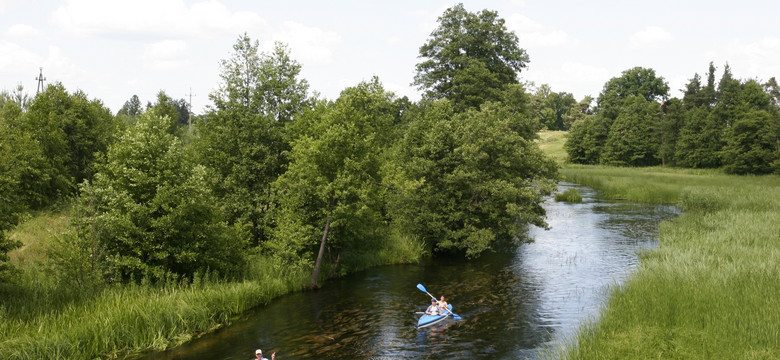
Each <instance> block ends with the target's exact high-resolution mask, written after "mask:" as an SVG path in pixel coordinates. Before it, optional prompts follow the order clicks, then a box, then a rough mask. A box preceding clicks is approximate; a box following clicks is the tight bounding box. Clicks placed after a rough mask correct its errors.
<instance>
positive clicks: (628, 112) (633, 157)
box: [601, 96, 660, 166]
mask: <svg viewBox="0 0 780 360" xmlns="http://www.w3.org/2000/svg"><path fill="white" fill-rule="evenodd" d="M659 110H660V109H659V108H658V104H656V103H655V102H649V101H647V100H646V99H645V98H643V97H641V96H629V97H628V98H627V99H626V101H625V102H624V105H623V107H622V108H621V110H620V115H618V117H617V119H615V121H614V122H613V123H612V127H610V130H609V137H608V138H607V142H606V144H604V149H603V152H602V159H601V161H602V162H603V163H605V164H609V165H616V166H651V165H656V164H658V157H657V153H658V142H657V141H656V138H655V136H653V133H654V130H655V127H656V124H657V123H658V122H659V115H660V111H659Z"/></svg>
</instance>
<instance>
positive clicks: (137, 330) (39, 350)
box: [0, 257, 307, 359]
mask: <svg viewBox="0 0 780 360" xmlns="http://www.w3.org/2000/svg"><path fill="white" fill-rule="evenodd" d="M251 263H253V264H259V265H253V266H250V271H251V272H253V273H254V276H253V277H254V278H253V279H250V280H244V281H232V282H228V281H220V280H218V279H214V278H209V277H208V276H206V277H205V278H196V280H195V281H193V283H192V284H176V283H169V284H163V285H150V284H143V285H136V284H131V285H125V286H114V287H110V288H105V289H102V290H101V291H100V292H99V293H96V294H91V295H88V296H84V297H82V298H78V299H70V300H71V301H68V302H66V304H65V305H64V306H56V307H53V308H47V307H46V305H47V304H46V303H40V302H39V303H33V304H32V305H31V306H30V307H29V308H13V309H11V308H7V307H3V308H0V310H2V314H0V315H2V322H0V339H2V341H1V342H0V358H1V359H62V358H67V359H92V358H95V357H97V356H104V357H113V356H115V355H117V354H121V353H128V352H134V351H141V350H147V349H165V348H168V347H172V346H175V345H178V344H180V343H182V342H185V341H188V340H190V339H191V338H192V337H193V336H197V335H198V334H202V333H205V332H208V331H211V330H213V329H215V328H218V327H220V326H223V325H225V324H229V323H230V321H231V320H232V319H233V318H234V317H235V316H236V315H238V314H241V313H242V312H244V311H246V310H247V309H249V308H252V307H255V306H257V305H260V304H264V303H267V302H268V301H270V300H271V299H273V298H275V297H277V296H279V295H282V294H284V293H287V292H290V291H293V290H298V289H301V288H302V284H303V283H304V281H305V279H306V278H307V276H306V275H305V274H286V276H284V277H281V276H278V275H277V273H275V272H274V271H273V270H274V269H275V268H276V267H277V266H275V264H274V263H273V261H272V260H271V259H264V258H261V257H257V258H255V259H254V261H252V262H251ZM48 289H49V290H51V291H52V292H51V293H48V294H38V295H39V297H40V298H43V299H49V300H52V299H57V298H58V297H60V296H61V291H62V290H61V289H57V288H53V287H49V288H48ZM30 314H35V316H31V315H30Z"/></svg>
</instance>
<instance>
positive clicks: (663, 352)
mask: <svg viewBox="0 0 780 360" xmlns="http://www.w3.org/2000/svg"><path fill="white" fill-rule="evenodd" d="M551 148H553V147H551ZM561 174H562V176H563V177H564V179H565V180H567V181H572V182H576V183H579V184H583V185H586V186H590V187H593V188H595V189H597V190H599V191H600V193H601V196H603V197H606V198H611V199H625V200H629V201H635V202H646V203H667V204H676V205H678V206H680V207H681V209H682V210H683V213H682V214H681V215H680V216H679V217H677V218H676V219H674V220H671V221H668V222H665V223H663V224H662V225H661V227H660V231H659V238H658V239H659V246H658V248H657V249H654V250H652V251H648V252H645V253H642V254H641V263H640V265H639V267H638V268H637V270H636V271H635V273H634V274H632V276H631V277H630V278H629V280H628V281H627V282H626V283H625V284H623V285H621V286H620V287H618V288H615V289H613V290H612V293H611V294H610V296H609V300H608V303H607V304H606V305H605V307H604V308H603V310H602V312H601V314H600V317H599V318H598V319H596V320H594V321H593V322H590V323H588V324H585V325H583V326H582V328H581V329H580V332H579V334H578V336H577V337H576V338H574V339H570V342H569V344H568V346H567V347H566V348H564V349H561V350H559V351H558V352H557V353H556V354H555V356H554V357H559V358H565V359H778V358H780V177H778V176H731V175H725V174H723V173H721V172H720V171H718V170H706V171H702V170H688V169H669V168H662V167H653V168H612V167H601V166H573V165H564V166H563V167H562V169H561Z"/></svg>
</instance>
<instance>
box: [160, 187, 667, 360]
mask: <svg viewBox="0 0 780 360" xmlns="http://www.w3.org/2000/svg"><path fill="white" fill-rule="evenodd" d="M570 187H574V188H577V189H578V190H579V191H580V193H581V194H582V195H583V202H582V203H580V204H568V203H562V202H555V201H554V200H548V201H547V202H546V203H545V204H544V207H545V209H546V211H547V222H548V224H549V225H550V227H551V229H550V230H544V229H539V228H532V229H530V231H529V238H530V239H532V240H533V242H531V243H528V244H524V245H523V246H521V247H520V248H518V249H517V251H514V252H512V253H509V254H499V253H491V254H487V255H484V256H482V257H480V258H479V259H477V260H472V261H464V260H456V259H435V260H430V261H427V262H424V263H421V264H413V265H392V266H382V267H377V268H373V269H369V270H367V271H364V272H360V273H358V274H353V275H351V276H347V277H345V278H343V279H338V280H335V281H329V282H327V283H325V284H324V285H323V288H322V289H320V290H318V291H308V292H301V293H295V294H289V295H285V296H283V297H280V298H278V299H276V300H274V301H273V302H271V303H270V304H269V305H267V306H264V307H260V308H258V309H255V310H254V311H252V312H250V313H249V314H247V316H246V317H245V318H243V319H242V320H239V321H237V322H235V323H234V324H233V325H231V326H230V327H228V328H225V329H222V330H220V331H217V332H216V333H214V334H209V335H206V336H204V337H202V338H200V339H198V340H196V341H193V342H191V343H188V344H185V345H183V346H180V347H178V348H176V349H173V350H171V351H167V352H162V353H153V354H147V355H146V358H147V359H157V360H160V359H253V358H254V351H255V349H257V348H262V349H263V352H264V354H265V356H266V357H268V358H270V355H271V353H272V352H274V351H276V352H277V359H278V360H290V359H412V358H414V359H475V358H480V359H526V358H528V359H535V358H539V357H543V354H544V352H545V351H546V349H549V348H555V347H558V346H560V345H561V344H562V343H564V342H565V341H567V339H570V338H571V337H572V336H574V335H575V334H576V331H577V329H578V327H579V326H580V325H581V324H583V323H584V322H586V321H588V320H591V319H594V318H596V317H597V315H598V312H599V308H600V307H601V306H602V305H603V304H604V303H605V300H606V296H607V294H608V291H609V289H610V288H611V287H613V286H615V285H616V284H620V283H621V282H622V281H624V280H625V279H626V277H627V276H629V275H630V272H631V270H632V269H633V268H635V267H636V264H637V263H638V256H637V252H638V251H641V250H643V249H647V248H651V247H653V246H655V245H656V242H655V240H654V236H655V234H656V228H657V225H658V223H659V222H660V221H661V220H664V219H669V218H671V217H673V216H675V215H677V214H678V213H679V211H678V210H677V209H676V208H675V207H672V206H649V205H638V204H630V203H617V202H605V201H600V200H598V199H597V198H596V193H595V192H594V191H593V190H591V189H589V188H586V187H581V186H578V185H575V184H567V183H562V184H560V185H559V191H564V190H566V189H568V188H570ZM418 283H421V284H423V285H424V286H425V287H426V288H427V290H428V292H430V293H431V294H433V295H435V296H437V297H438V296H440V295H445V296H446V297H447V300H448V301H449V302H450V303H451V304H453V307H454V308H453V311H454V312H455V313H456V314H458V315H460V316H461V317H462V320H457V321H456V320H452V319H448V320H447V321H445V322H444V323H440V324H438V325H434V326H433V327H431V328H424V329H417V328H416V325H417V318H418V317H419V315H417V314H415V313H414V312H415V311H423V310H424V309H425V307H426V306H427V305H429V303H430V298H429V297H428V295H426V294H425V293H424V292H421V291H420V290H418V289H417V287H416V285H417V284H418Z"/></svg>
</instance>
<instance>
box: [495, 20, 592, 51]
mask: <svg viewBox="0 0 780 360" xmlns="http://www.w3.org/2000/svg"><path fill="white" fill-rule="evenodd" d="M506 27H507V29H508V30H510V31H514V32H515V34H516V35H517V37H518V38H519V40H520V47H522V48H525V49H528V48H540V47H560V46H570V45H576V44H578V41H577V40H576V39H574V38H572V37H571V36H569V34H567V33H566V32H565V31H563V30H558V29H552V28H549V27H547V26H544V25H542V24H540V23H538V22H536V21H534V20H532V19H531V18H529V17H527V16H525V15H521V14H512V15H509V17H508V18H507V19H506Z"/></svg>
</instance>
